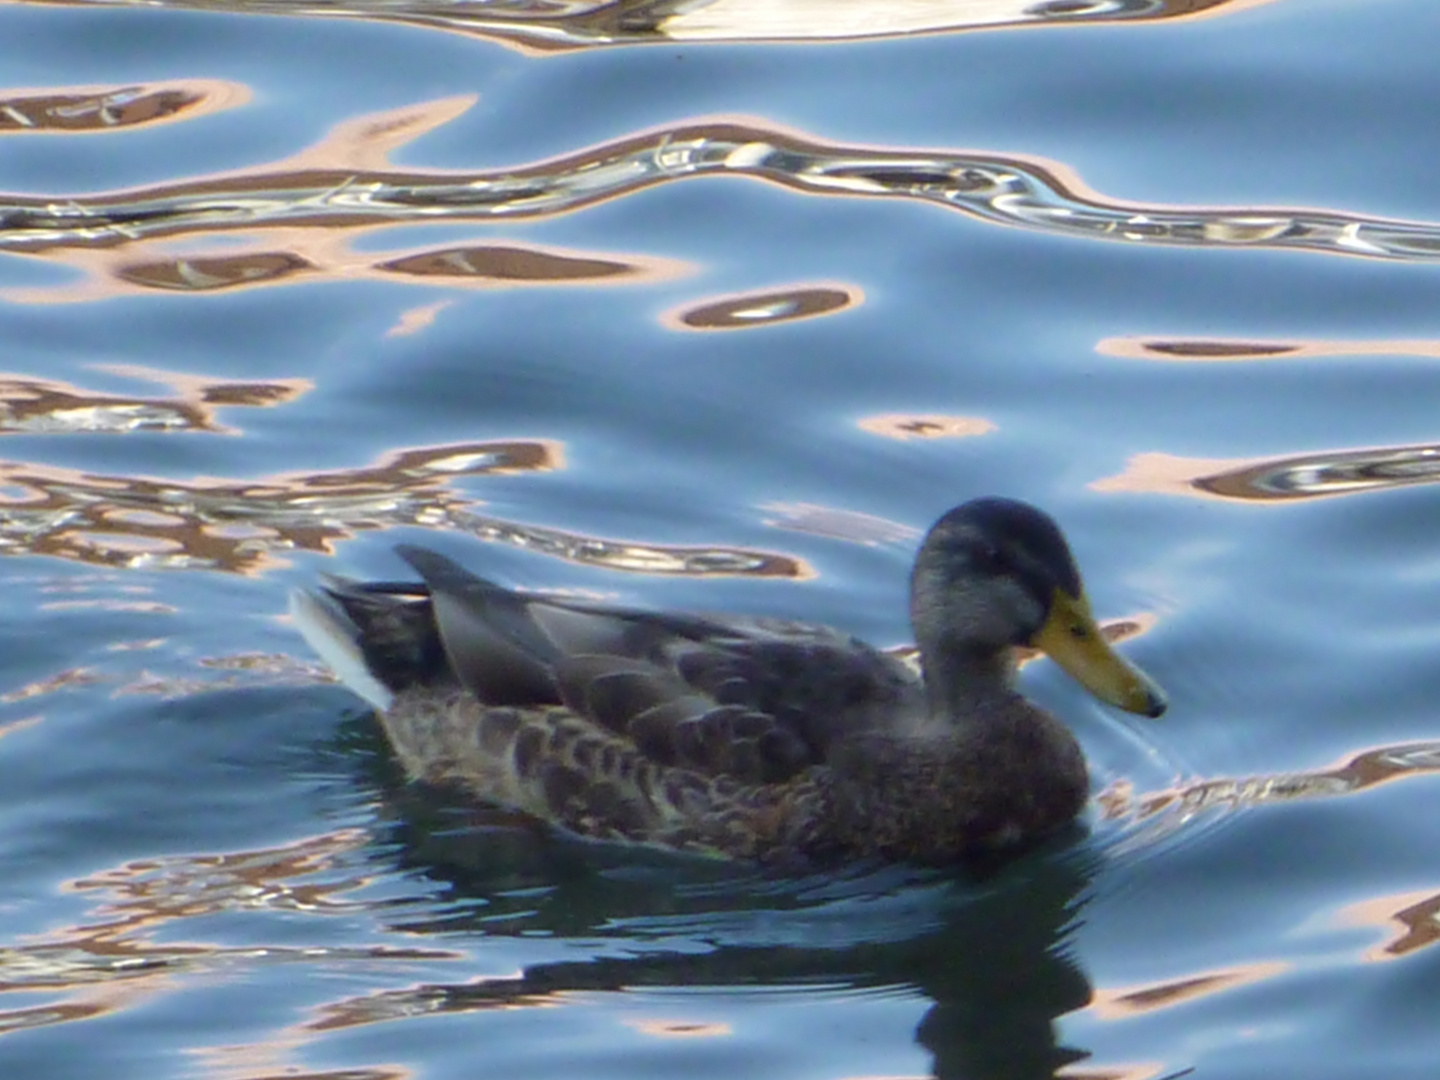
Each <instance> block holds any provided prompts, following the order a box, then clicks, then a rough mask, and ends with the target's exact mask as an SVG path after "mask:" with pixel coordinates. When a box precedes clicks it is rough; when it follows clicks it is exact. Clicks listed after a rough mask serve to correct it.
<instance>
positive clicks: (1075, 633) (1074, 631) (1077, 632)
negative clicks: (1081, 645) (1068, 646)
mask: <svg viewBox="0 0 1440 1080" xmlns="http://www.w3.org/2000/svg"><path fill="white" fill-rule="evenodd" d="M1070 636H1071V637H1072V638H1074V639H1075V640H1076V641H1084V640H1085V639H1086V638H1088V637H1089V636H1090V631H1089V630H1087V629H1086V628H1085V627H1083V626H1081V625H1080V624H1079V623H1071V624H1070Z"/></svg>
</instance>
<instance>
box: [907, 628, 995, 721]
mask: <svg viewBox="0 0 1440 1080" xmlns="http://www.w3.org/2000/svg"><path fill="white" fill-rule="evenodd" d="M923 670H924V674H925V691H926V696H927V698H928V700H929V703H930V717H931V719H932V720H936V721H946V722H947V723H949V724H952V725H954V724H957V723H958V722H961V721H963V723H965V724H973V723H976V722H980V721H983V719H984V718H986V717H988V716H990V715H992V714H993V713H994V710H993V709H991V708H990V706H993V705H995V704H997V703H999V702H1004V701H1006V700H1008V699H1010V698H1011V697H1013V696H1014V695H1015V650H1014V649H1012V648H1008V647H1007V648H1002V649H965V648H953V647H952V648H942V649H937V650H935V651H933V652H930V653H927V654H925V655H924V661H923Z"/></svg>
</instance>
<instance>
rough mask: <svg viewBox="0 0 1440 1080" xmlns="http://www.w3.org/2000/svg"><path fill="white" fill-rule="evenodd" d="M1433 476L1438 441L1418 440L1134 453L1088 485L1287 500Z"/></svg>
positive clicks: (1439, 469) (1437, 468)
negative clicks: (1250, 456) (1256, 454)
mask: <svg viewBox="0 0 1440 1080" xmlns="http://www.w3.org/2000/svg"><path fill="white" fill-rule="evenodd" d="M1437 480H1440V443H1422V444H1420V445H1418V446H1388V447H1377V448H1375V449H1366V450H1326V451H1320V452H1318V453H1314V454H1296V455H1293V456H1288V457H1280V458H1263V459H1260V460H1250V461H1233V460H1225V459H1220V458H1182V457H1175V456H1174V455H1171V454H1162V453H1147V454H1136V455H1135V456H1134V457H1133V458H1131V459H1130V461H1129V463H1128V464H1127V465H1126V467H1125V471H1124V472H1123V473H1121V474H1120V475H1119V476H1111V477H1107V478H1105V479H1103V480H1097V481H1096V482H1095V483H1093V484H1091V485H1090V486H1091V488H1093V489H1094V490H1095V491H1152V492H1160V493H1163V494H1168V495H1202V496H1209V497H1211V498H1217V499H1238V500H1242V501H1245V502H1290V501H1293V500H1296V499H1315V498H1322V497H1325V496H1330V495H1353V494H1356V493H1358V492H1366V491H1385V490H1389V489H1392V488H1400V487H1410V486H1411V485H1414V484H1433V483H1435V481H1437Z"/></svg>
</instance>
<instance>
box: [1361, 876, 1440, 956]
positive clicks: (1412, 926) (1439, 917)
mask: <svg viewBox="0 0 1440 1080" xmlns="http://www.w3.org/2000/svg"><path fill="white" fill-rule="evenodd" d="M1339 921H1340V923H1341V924H1342V925H1350V926H1379V927H1382V928H1384V929H1385V930H1388V931H1390V932H1391V937H1390V940H1389V941H1387V942H1385V944H1383V945H1381V946H1379V947H1377V948H1374V949H1371V950H1369V951H1368V952H1367V953H1366V954H1365V959H1366V960H1370V961H1382V960H1398V959H1399V958H1400V957H1402V956H1407V955H1408V954H1410V953H1412V952H1418V951H1419V950H1421V949H1426V948H1429V947H1430V946H1431V945H1434V944H1435V943H1436V942H1437V941H1440V893H1437V892H1426V891H1421V892H1409V893H1398V894H1396V895H1395V896H1380V897H1376V898H1375V899H1373V900H1362V901H1361V902H1360V903H1358V904H1352V905H1350V906H1349V907H1347V908H1345V909H1343V910H1342V911H1341V912H1340V915H1339Z"/></svg>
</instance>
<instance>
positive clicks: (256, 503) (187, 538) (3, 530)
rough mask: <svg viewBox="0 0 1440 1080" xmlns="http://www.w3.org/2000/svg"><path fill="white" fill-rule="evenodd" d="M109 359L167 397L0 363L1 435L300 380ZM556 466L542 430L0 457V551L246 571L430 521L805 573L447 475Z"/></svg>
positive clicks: (155, 415) (241, 394) (162, 422)
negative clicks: (278, 448) (185, 468)
mask: <svg viewBox="0 0 1440 1080" xmlns="http://www.w3.org/2000/svg"><path fill="white" fill-rule="evenodd" d="M103 370H105V371H107V372H109V373H111V374H116V375H123V376H129V377H133V378H139V379H144V380H147V381H151V382H160V383H166V384H169V386H171V387H172V388H173V389H174V390H175V392H176V393H175V396H174V397H170V398H146V397H138V396H136V397H123V396H117V395H110V394H97V393H94V392H91V391H87V390H83V389H81V388H79V387H75V386H71V385H69V384H68V383H61V382H55V381H50V380H43V379H35V378H21V377H18V376H12V377H8V378H7V377H3V376H0V434H3V433H5V432H11V433H22V432H23V433H28V434H36V433H41V434H74V433H109V434H124V433H128V432H135V431H160V432H184V431H188V432H209V433H212V434H236V433H237V432H236V431H235V429H233V428H229V427H226V426H224V425H222V424H220V423H219V422H218V421H217V420H216V419H215V410H216V409H217V408H219V407H221V406H252V407H253V406H272V405H279V404H283V403H285V402H288V401H293V400H294V399H295V398H297V397H298V396H299V395H300V394H302V393H304V392H305V391H306V390H308V389H310V384H309V382H308V381H306V380H303V379H293V380H281V381H277V382H273V383H249V382H239V381H234V380H214V379H204V378H200V377H198V376H190V375H181V374H177V373H172V372H161V371H152V370H150V369H146V368H138V367H132V366H113V365H112V366H108V367H105V368H103ZM563 468H565V456H564V449H563V447H562V445H561V444H560V443H559V442H556V441H552V440H504V441H492V442H476V443H461V444H452V445H442V446H427V447H414V448H409V449H402V450H397V451H394V452H392V453H391V454H389V455H387V456H386V458H385V459H384V460H383V461H382V462H380V463H379V464H377V465H373V466H369V467H362V468H358V469H342V470H336V471H332V472H320V473H305V474H291V475H282V476H269V477H261V478H258V479H254V480H229V481H227V480H213V479H205V480H194V481H190V482H185V481H179V480H173V479H168V478H164V479H162V478H154V477H143V476H125V475H119V474H105V473H95V472H82V471H78V470H74V469H66V468H60V467H56V466H52V465H45V464H40V463H32V462H24V461H5V460H0V510H3V513H0V552H7V553H12V554H13V553H34V554H45V555H55V556H59V557H61V558H66V559H74V560H78V561H81V562H88V563H94V564H99V565H103V566H113V567H139V566H145V567H149V568H171V569H178V568H204V569H209V570H227V571H230V572H231V573H239V574H256V573H262V572H264V571H265V570H266V569H268V568H270V567H272V566H274V565H276V553H279V552H286V551H292V550H296V549H300V550H306V551H324V552H327V553H331V552H333V551H334V544H335V542H336V541H339V540H343V539H348V538H349V537H352V536H354V535H355V534H356V533H357V532H361V531H365V530H371V529H388V528H395V527H398V526H402V525H424V526H426V527H429V528H433V529H440V528H449V529H458V530H462V531H465V532H470V533H473V534H474V535H476V536H479V537H480V538H481V539H485V540H492V541H496V542H499V543H506V544H511V545H513V546H516V547H523V548H527V549H529V550H533V551H539V552H543V553H545V554H547V555H552V556H555V557H557V558H563V559H568V560H570V561H572V562H580V563H588V564H592V565H597V566H605V567H608V568H610V569H615V570H629V571H634V572H638V573H646V574H685V575H697V576H713V575H734V574H739V575H746V576H758V577H785V578H795V579H799V578H808V577H812V576H814V573H815V572H814V570H813V569H812V568H811V567H810V566H809V565H808V564H807V563H806V562H804V561H803V560H801V559H798V558H795V557H793V556H790V555H785V554H781V553H778V552H767V551H757V550H753V549H748V548H737V547H727V546H723V545H664V544H651V543H643V542H638V541H622V540H609V539H604V538H601V537H595V536H586V535H584V534H581V533H575V532H569V531H566V530H564V529H555V528H547V527H544V526H538V525H523V524H518V523H516V522H511V521H505V520H502V519H499V518H494V517H488V516H486V515H484V514H480V513H478V512H477V511H475V510H474V509H473V506H474V504H475V500H474V499H473V498H470V497H468V496H466V495H463V494H462V493H460V492H459V491H457V490H456V489H455V487H454V481H455V480H456V479H457V478H462V477H473V476H507V475H513V474H518V473H533V472H537V471H538V472H546V471H551V470H554V469H563Z"/></svg>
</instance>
